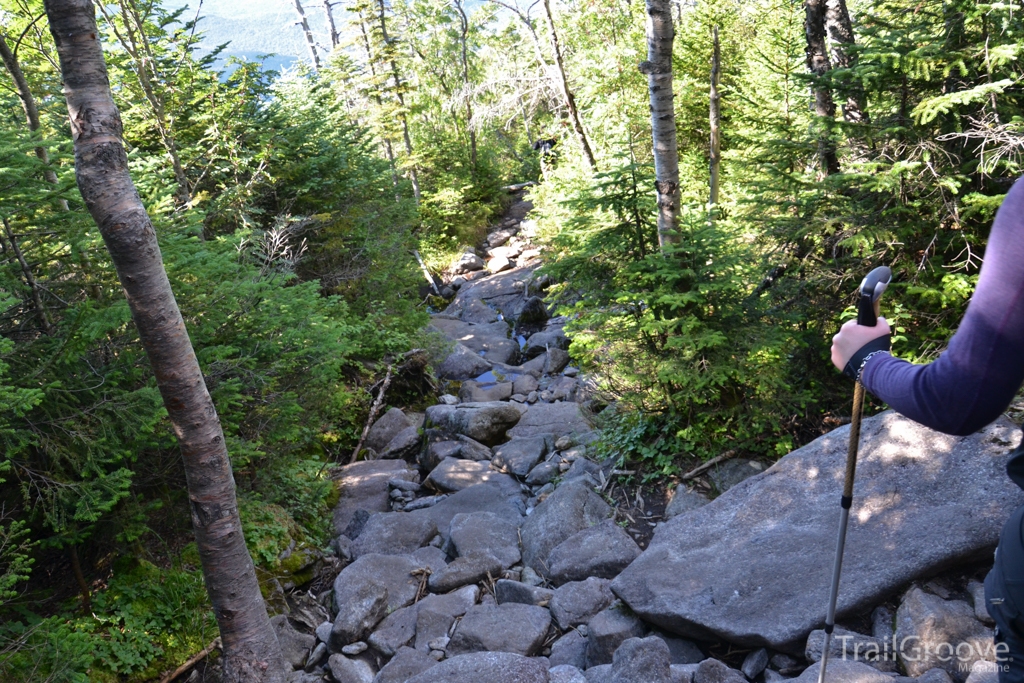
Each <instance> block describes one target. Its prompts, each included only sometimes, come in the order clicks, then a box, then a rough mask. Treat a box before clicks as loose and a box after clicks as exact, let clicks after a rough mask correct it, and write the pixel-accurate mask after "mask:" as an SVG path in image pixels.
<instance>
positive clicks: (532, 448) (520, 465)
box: [491, 436, 548, 477]
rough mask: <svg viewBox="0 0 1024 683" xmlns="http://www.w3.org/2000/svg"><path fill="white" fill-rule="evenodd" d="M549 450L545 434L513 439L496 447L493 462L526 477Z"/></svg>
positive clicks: (502, 468) (518, 475) (498, 466)
mask: <svg viewBox="0 0 1024 683" xmlns="http://www.w3.org/2000/svg"><path fill="white" fill-rule="evenodd" d="M547 452H548V444H547V439H545V438H544V437H543V436H531V437H526V438H520V439H512V440H511V441H508V442H506V443H503V444H501V445H500V446H496V447H495V448H494V457H493V458H492V459H491V464H492V465H494V466H495V467H496V468H498V469H500V470H504V471H507V472H510V473H511V474H514V475H516V476H517V477H525V476H526V475H527V474H529V473H530V470H532V469H533V467H534V466H535V465H536V464H537V463H539V462H540V461H541V459H542V458H543V457H544V456H545V455H547Z"/></svg>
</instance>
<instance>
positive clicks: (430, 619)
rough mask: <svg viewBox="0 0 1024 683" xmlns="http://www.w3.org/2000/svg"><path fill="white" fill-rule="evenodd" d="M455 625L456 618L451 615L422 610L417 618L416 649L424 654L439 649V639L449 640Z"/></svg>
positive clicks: (426, 609)
mask: <svg viewBox="0 0 1024 683" xmlns="http://www.w3.org/2000/svg"><path fill="white" fill-rule="evenodd" d="M454 623H455V617H453V616H451V615H450V614H442V613H441V612H435V611H433V610H431V609H428V608H420V611H419V614H418V615H417V616H416V649H417V650H419V651H420V652H423V653H427V652H430V651H431V650H434V649H438V648H437V647H435V646H436V644H437V641H438V639H439V638H447V637H448V634H449V633H450V632H451V628H452V625H453V624H454Z"/></svg>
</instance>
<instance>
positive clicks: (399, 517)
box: [350, 512, 437, 558]
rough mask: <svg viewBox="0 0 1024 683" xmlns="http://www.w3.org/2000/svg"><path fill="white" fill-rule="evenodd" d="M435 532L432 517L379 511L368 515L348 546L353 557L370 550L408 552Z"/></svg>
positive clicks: (388, 552) (435, 526) (421, 544)
mask: <svg viewBox="0 0 1024 683" xmlns="http://www.w3.org/2000/svg"><path fill="white" fill-rule="evenodd" d="M436 535H437V525H436V524H434V521H433V520H432V519H429V518H426V517H414V516H413V515H409V514H406V513H404V512H379V513H377V514H374V515H371V516H370V519H369V520H367V522H366V525H365V526H364V527H363V530H362V532H361V533H360V534H359V537H358V538H356V539H355V540H354V541H352V545H351V547H350V549H351V552H352V557H353V558H360V557H362V556H363V555H368V554H370V553H378V554H382V555H408V554H410V553H412V552H413V551H414V550H416V549H417V548H421V547H423V546H425V545H426V544H427V543H429V542H430V539H432V538H433V537H434V536H436Z"/></svg>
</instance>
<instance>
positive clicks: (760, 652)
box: [740, 647, 768, 680]
mask: <svg viewBox="0 0 1024 683" xmlns="http://www.w3.org/2000/svg"><path fill="white" fill-rule="evenodd" d="M767 666H768V650H765V649H764V648H763V647H759V648H757V649H756V650H752V651H750V652H749V653H748V654H747V656H746V657H744V658H743V664H741V665H740V671H741V672H743V675H744V676H746V677H747V678H749V679H750V680H754V678H756V677H757V675H758V674H760V673H761V672H762V671H764V670H765V668H766V667H767Z"/></svg>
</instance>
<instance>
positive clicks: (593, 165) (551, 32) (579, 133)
mask: <svg viewBox="0 0 1024 683" xmlns="http://www.w3.org/2000/svg"><path fill="white" fill-rule="evenodd" d="M544 13H545V14H546V15H547V18H548V36H549V37H550V39H551V50H552V51H553V52H554V53H555V66H556V67H557V68H558V76H559V79H560V83H559V84H560V85H561V86H562V95H563V97H565V107H566V109H568V110H569V118H570V120H571V121H572V127H573V130H575V131H576V137H577V138H579V141H580V147H582V148H583V158H584V159H585V160H586V162H587V166H589V167H590V170H591V171H596V170H597V161H595V160H594V152H593V151H592V150H591V149H590V140H588V139H587V132H586V131H585V130H584V128H583V121H582V120H581V119H580V112H579V110H578V109H577V108H576V96H575V95H573V93H572V88H570V87H569V77H568V76H566V73H565V62H564V61H563V60H562V48H561V46H560V45H559V43H558V32H557V31H556V30H555V16H554V15H553V14H552V13H551V0H544ZM670 78H671V75H670Z"/></svg>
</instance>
